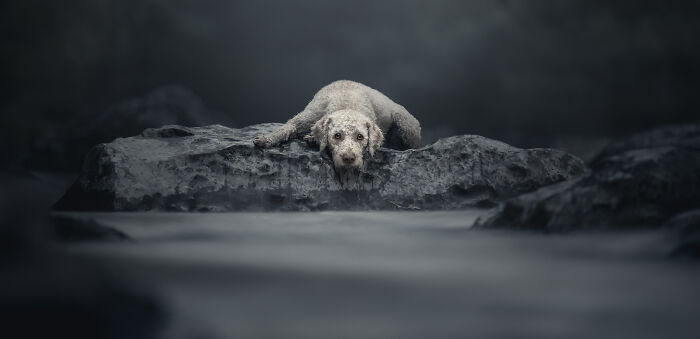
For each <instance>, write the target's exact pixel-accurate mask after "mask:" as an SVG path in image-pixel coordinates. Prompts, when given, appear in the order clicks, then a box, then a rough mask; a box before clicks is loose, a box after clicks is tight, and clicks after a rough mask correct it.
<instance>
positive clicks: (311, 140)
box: [304, 134, 316, 144]
mask: <svg viewBox="0 0 700 339" xmlns="http://www.w3.org/2000/svg"><path fill="white" fill-rule="evenodd" d="M304 141H306V142H307V143H309V144H316V138H314V135H313V134H307V135H305V136H304Z"/></svg>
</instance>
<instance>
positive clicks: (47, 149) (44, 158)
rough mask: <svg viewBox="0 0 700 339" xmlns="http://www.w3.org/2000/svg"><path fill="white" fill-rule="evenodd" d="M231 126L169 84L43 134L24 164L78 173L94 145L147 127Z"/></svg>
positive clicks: (188, 92) (185, 91) (187, 91)
mask: <svg viewBox="0 0 700 339" xmlns="http://www.w3.org/2000/svg"><path fill="white" fill-rule="evenodd" d="M215 122H216V123H226V124H230V123H232V121H231V120H230V118H229V117H228V116H227V115H225V114H223V113H220V112H215V111H212V110H209V109H207V107H206V106H205V105H204V102H203V101H202V99H201V98H200V97H199V96H198V95H196V94H195V93H194V92H192V91H191V90H190V89H188V88H186V87H183V86H179V85H169V86H164V87H160V88H157V89H155V90H153V91H151V92H150V93H147V94H146V95H144V96H141V97H134V98H130V99H126V100H123V101H121V102H118V103H116V104H114V105H112V106H110V107H108V108H107V109H106V110H104V111H103V112H101V113H98V114H90V115H89V116H83V115H80V116H77V115H76V116H74V117H73V119H70V120H68V121H65V122H63V124H61V125H59V126H56V128H53V129H50V130H47V131H43V133H41V134H39V136H37V138H36V139H35V140H34V141H33V143H32V146H31V147H32V149H31V152H30V155H31V156H30V158H29V159H27V161H26V165H27V167H28V168H31V169H40V170H48V171H57V170H58V171H71V172H76V171H77V170H79V167H80V163H81V160H82V157H83V155H84V154H85V153H86V152H87V151H88V150H90V148H92V147H93V146H94V145H96V144H98V143H101V142H106V141H110V140H114V138H117V137H120V136H128V135H134V134H137V133H140V132H141V131H143V130H144V129H146V128H152V127H159V126H163V125H169V124H180V125H195V126H201V125H207V124H213V123H215Z"/></svg>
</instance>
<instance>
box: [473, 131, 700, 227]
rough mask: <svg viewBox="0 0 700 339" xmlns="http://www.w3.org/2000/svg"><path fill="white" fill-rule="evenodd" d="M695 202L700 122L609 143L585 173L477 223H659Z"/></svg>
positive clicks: (699, 187) (699, 195) (699, 194)
mask: <svg viewBox="0 0 700 339" xmlns="http://www.w3.org/2000/svg"><path fill="white" fill-rule="evenodd" d="M698 207H700V124H690V125H680V126H668V127H662V128H658V129H654V130H652V131H649V132H646V133H640V134H637V135H634V136H631V137H629V138H625V139H622V140H619V141H617V142H613V143H612V144H610V145H609V146H608V147H606V148H605V150H604V151H603V152H601V154H600V155H599V156H598V157H597V158H596V159H595V160H594V161H593V162H592V163H591V170H590V172H587V173H586V174H585V175H583V176H581V177H578V178H575V179H572V180H569V181H565V182H561V183H558V184H555V185H551V186H547V187H543V188H541V189H539V190H537V191H535V192H532V193H528V194H524V195H521V196H518V197H515V198H513V199H510V200H508V201H506V202H504V203H502V204H501V205H500V206H499V207H498V208H497V209H496V210H495V211H494V212H493V213H492V215H490V216H488V217H485V218H481V219H480V220H478V221H477V222H476V223H475V226H476V227H487V228H522V229H530V230H541V231H547V232H549V231H555V232H556V231H569V230H575V229H609V228H615V229H621V228H639V227H660V226H661V225H662V224H663V223H664V222H665V221H666V220H668V219H669V218H671V217H673V216H675V215H677V214H679V213H683V212H684V211H688V210H692V209H696V208H698Z"/></svg>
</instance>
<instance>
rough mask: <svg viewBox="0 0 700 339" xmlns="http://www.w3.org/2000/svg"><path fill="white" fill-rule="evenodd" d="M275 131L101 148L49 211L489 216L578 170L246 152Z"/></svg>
mask: <svg viewBox="0 0 700 339" xmlns="http://www.w3.org/2000/svg"><path fill="white" fill-rule="evenodd" d="M279 126H280V125H279V124H260V125H253V126H249V127H246V128H242V129H231V128H227V127H224V126H220V125H212V126H207V127H197V128H188V127H181V126H175V125H170V126H164V127H162V128H158V129H147V130H145V131H144V132H143V133H142V134H141V135H139V136H135V137H130V138H119V139H116V140H114V141H113V142H111V143H108V144H100V145H98V146H96V147H95V148H94V149H92V150H91V151H90V152H89V154H88V155H87V157H86V160H85V164H84V168H83V172H82V175H81V176H80V178H79V179H78V180H77V182H76V183H75V184H74V185H73V186H72V187H71V188H70V189H69V191H68V192H67V193H66V195H65V196H64V197H63V198H62V199H61V200H60V201H59V202H58V203H57V204H56V208H58V209H64V210H117V211H124V210H151V209H155V210H174V211H233V210H324V209H348V210H354V209H456V208H463V207H468V206H493V205H495V204H496V203H497V202H498V201H501V200H502V199H504V198H508V197H512V196H514V195H517V194H520V193H523V192H528V191H532V190H534V189H536V188H538V187H541V186H543V185H548V184H552V183H555V182H559V181H563V180H566V179H570V178H572V177H574V176H576V175H579V174H581V173H583V171H584V169H585V168H584V165H583V163H582V162H581V160H580V159H578V158H576V157H574V156H572V155H569V154H567V153H565V152H562V151H558V150H552V149H528V150H524V149H518V148H515V147H512V146H509V145H507V144H504V143H502V142H499V141H495V140H490V139H487V138H484V137H480V136H474V135H464V136H455V137H450V138H445V139H441V140H439V141H437V142H435V143H434V144H432V145H429V146H425V147H423V148H420V149H416V150H407V151H396V150H391V149H386V148H380V149H379V150H378V151H377V153H376V154H375V156H374V158H372V159H370V160H369V161H366V162H365V167H364V168H363V169H362V170H360V171H359V172H357V173H336V171H335V170H334V168H333V166H332V162H331V160H330V155H329V154H327V153H326V152H319V151H318V149H317V147H310V146H308V145H307V144H306V143H304V142H300V141H292V142H289V143H285V144H283V145H281V146H279V147H275V148H270V149H259V148H255V147H254V146H253V143H252V139H253V136H255V135H258V134H261V133H267V132H270V131H272V130H273V129H275V128H277V127H279ZM366 159H367V158H366Z"/></svg>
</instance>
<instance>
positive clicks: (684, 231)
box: [664, 210, 700, 259]
mask: <svg viewBox="0 0 700 339" xmlns="http://www.w3.org/2000/svg"><path fill="white" fill-rule="evenodd" d="M664 228H665V229H667V230H668V231H669V232H670V233H671V236H672V238H673V239H672V241H673V248H672V249H671V250H670V252H669V255H670V256H671V257H672V258H680V259H700V210H692V211H688V212H685V213H681V214H679V215H677V216H675V217H673V218H671V219H669V220H668V221H666V223H665V224H664Z"/></svg>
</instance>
